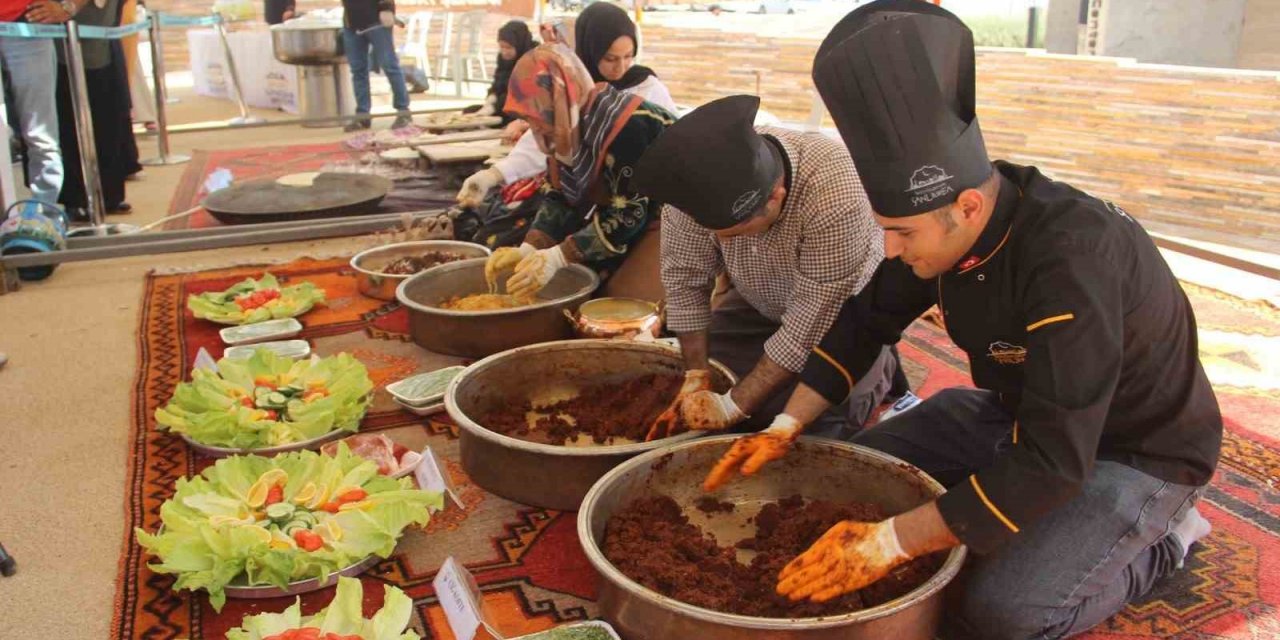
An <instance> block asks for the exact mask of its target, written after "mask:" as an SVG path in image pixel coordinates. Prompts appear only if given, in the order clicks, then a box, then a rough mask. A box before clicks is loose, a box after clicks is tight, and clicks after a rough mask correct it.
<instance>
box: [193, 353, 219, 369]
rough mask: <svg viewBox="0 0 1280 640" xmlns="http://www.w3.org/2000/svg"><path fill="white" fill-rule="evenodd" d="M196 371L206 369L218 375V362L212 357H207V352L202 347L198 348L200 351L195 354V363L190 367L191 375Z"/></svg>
mask: <svg viewBox="0 0 1280 640" xmlns="http://www.w3.org/2000/svg"><path fill="white" fill-rule="evenodd" d="M196 369H208V370H209V371H212V372H213V373H218V361H217V360H214V359H213V356H211V355H209V352H208V351H207V350H206V349H205V348H204V347H200V351H198V352H196V362H195V364H194V365H193V366H192V367H191V371H192V373H194V372H195V370H196Z"/></svg>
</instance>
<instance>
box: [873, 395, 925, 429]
mask: <svg viewBox="0 0 1280 640" xmlns="http://www.w3.org/2000/svg"><path fill="white" fill-rule="evenodd" d="M921 402H924V401H923V400H921V399H920V396H917V395H916V394H914V393H911V392H910V391H908V392H906V394H904V395H903V396H902V397H901V398H898V400H897V402H894V403H893V406H891V407H889V408H888V409H885V411H884V413H882V414H880V419H879V420H876V423H877V424H878V423H881V422H884V421H885V420H888V419H889V418H892V417H894V416H896V415H899V414H902V413H906V412H907V411H910V410H911V409H912V408H914V407H915V406H916V405H918V404H920V403H921Z"/></svg>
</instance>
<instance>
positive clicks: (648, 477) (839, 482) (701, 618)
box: [578, 436, 965, 640]
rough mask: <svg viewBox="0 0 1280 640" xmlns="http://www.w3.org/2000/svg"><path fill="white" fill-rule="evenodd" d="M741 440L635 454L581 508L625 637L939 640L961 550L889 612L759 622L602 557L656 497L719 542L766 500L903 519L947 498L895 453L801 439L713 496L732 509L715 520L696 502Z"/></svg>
mask: <svg viewBox="0 0 1280 640" xmlns="http://www.w3.org/2000/svg"><path fill="white" fill-rule="evenodd" d="M735 437H736V436H717V437H711V438H701V439H698V440H692V441H688V442H681V443H677V444H673V445H672V446H670V447H667V448H664V449H661V450H657V451H650V452H648V453H646V454H644V455H640V456H636V457H634V458H631V459H630V460H627V461H626V462H623V463H622V464H620V465H618V466H617V467H615V468H614V469H613V470H612V471H610V472H609V473H607V474H605V475H604V476H603V477H601V478H600V481H599V482H597V483H596V484H595V486H594V487H592V488H591V491H590V492H589V493H588V494H587V495H586V497H585V498H584V499H583V501H582V506H581V508H580V509H579V510H578V538H579V539H580V541H581V543H582V548H583V550H584V551H585V552H586V554H587V559H588V560H590V562H591V564H592V566H594V567H595V569H596V571H597V572H599V573H600V576H601V578H602V580H601V581H600V597H599V605H600V611H601V613H602V615H603V616H604V618H605V619H606V620H608V621H609V623H611V624H612V625H613V626H614V627H616V628H617V629H618V632H619V633H620V634H621V635H622V637H624V638H698V640H740V639H743V638H767V639H768V640H837V639H838V640H873V639H874V640H883V639H886V638H887V639H890V640H932V639H933V637H934V632H935V631H936V630H937V628H938V620H939V617H940V615H941V612H942V590H943V587H945V586H946V585H947V583H949V582H950V581H951V580H952V578H954V577H955V576H956V573H957V572H958V571H960V565H962V564H963V563H964V557H965V548H964V547H958V548H956V549H953V550H952V551H951V553H950V555H949V556H948V557H947V559H946V562H945V563H944V564H943V565H942V568H941V569H939V570H938V572H937V573H935V574H934V575H933V577H932V578H930V579H929V580H927V581H926V582H925V583H924V584H922V585H920V586H919V587H917V588H916V589H915V590H913V591H911V592H910V593H908V594H907V595H905V596H903V597H901V598H898V599H896V600H891V601H889V602H886V603H884V604H882V605H879V606H876V607H872V608H869V609H863V610H861V611H855V612H853V613H847V614H844V615H839V616H827V617H823V618H757V617H752V616H743V615H736V614H731V613H723V612H720V611H713V610H711V609H704V608H702V607H696V606H693V605H690V604H685V603H683V602H679V601H677V600H674V599H672V598H669V597H667V596H664V595H662V594H660V593H658V592H656V591H652V590H650V589H649V588H647V587H644V586H642V585H641V584H640V583H638V582H635V581H634V580H632V579H631V578H629V577H627V576H626V575H624V574H623V573H622V572H620V571H618V570H617V569H616V568H615V567H614V566H613V564H612V563H610V562H609V560H608V559H607V558H605V556H604V552H603V548H604V534H605V525H606V523H608V521H609V518H610V517H611V516H612V515H613V514H614V513H616V512H617V511H619V510H620V509H622V508H623V507H625V506H626V505H628V504H630V503H631V502H632V501H633V500H636V499H638V498H642V497H644V496H647V495H651V494H653V493H662V494H666V495H668V496H670V497H671V498H673V499H674V500H675V501H676V502H677V503H679V504H681V505H682V506H683V507H684V509H685V514H686V515H687V516H688V517H689V519H690V521H691V522H693V523H695V524H698V525H700V526H702V527H703V529H704V530H707V531H709V532H710V533H711V534H712V535H714V536H715V537H716V538H717V540H718V541H719V542H720V543H721V544H729V543H732V542H736V541H737V540H740V539H742V538H745V537H748V536H751V535H754V533H755V525H754V524H752V523H751V522H750V521H749V520H748V518H750V517H751V516H753V515H754V514H755V513H756V512H757V511H758V510H759V507H760V506H762V505H763V504H764V503H767V502H773V501H776V500H779V499H782V498H786V497H789V496H792V495H797V494H798V495H801V496H804V497H806V498H814V499H824V500H831V501H833V502H868V503H873V504H878V505H880V506H881V507H883V508H884V509H885V510H886V511H887V512H888V513H902V512H904V511H907V510H909V509H911V508H913V507H915V506H917V505H920V504H922V503H924V502H927V501H929V500H932V499H933V498H935V497H936V496H939V495H941V494H942V493H943V491H944V490H943V488H942V485H940V484H938V483H937V482H936V481H935V480H933V479H932V478H930V477H929V476H927V475H926V474H925V473H924V472H923V471H921V470H919V469H917V468H915V467H913V466H911V465H909V464H907V463H905V462H903V461H901V460H899V459H897V458H894V457H892V456H889V455H886V454H883V453H880V452H878V451H874V450H871V449H867V448H865V447H859V446H856V445H852V444H848V443H844V442H837V441H834V440H827V439H820V438H809V437H805V438H801V439H800V441H799V442H798V443H797V444H796V446H795V447H794V448H793V450H792V451H791V452H790V453H788V454H787V456H786V457H784V458H782V459H781V460H777V461H775V462H771V463H769V464H767V465H765V466H764V468H763V469H761V470H760V471H759V472H757V473H756V474H755V475H753V476H749V477H739V478H736V479H735V480H734V481H733V482H731V483H730V484H727V485H725V487H723V488H721V489H720V490H719V491H718V492H717V493H716V494H714V495H715V497H716V498H717V499H718V500H722V501H726V502H732V503H734V504H735V505H736V506H737V508H736V509H735V510H734V511H733V513H731V514H727V515H720V516H717V517H715V518H714V519H713V518H709V517H708V516H707V515H706V514H703V513H702V512H701V511H699V510H698V509H696V508H694V506H693V505H694V502H695V501H696V500H697V499H698V498H699V497H701V496H703V495H706V494H704V493H702V480H703V478H704V477H705V476H706V474H707V471H708V470H710V469H711V467H712V466H713V465H714V464H715V463H716V461H717V460H719V459H720V457H721V456H722V455H724V453H725V452H726V451H728V448H729V445H730V444H731V443H732V442H733V440H734V439H735Z"/></svg>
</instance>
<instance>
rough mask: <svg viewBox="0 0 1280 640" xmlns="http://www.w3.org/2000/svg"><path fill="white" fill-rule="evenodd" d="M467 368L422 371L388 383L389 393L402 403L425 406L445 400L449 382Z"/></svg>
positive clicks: (454, 367) (456, 367)
mask: <svg viewBox="0 0 1280 640" xmlns="http://www.w3.org/2000/svg"><path fill="white" fill-rule="evenodd" d="M464 369H466V367H463V366H460V365H459V366H453V367H445V368H443V369H437V370H435V371H431V372H429V373H420V374H418V375H414V376H409V377H408V378H405V379H403V380H397V381H396V382H393V383H391V384H389V385H387V393H389V394H391V397H392V398H395V399H396V400H397V401H399V402H400V404H403V405H406V406H410V407H425V406H428V405H433V404H437V403H439V402H440V401H442V400H444V392H445V390H446V389H448V388H449V383H450V382H452V381H453V379H454V378H456V377H457V376H458V374H460V373H462V371H463V370H464Z"/></svg>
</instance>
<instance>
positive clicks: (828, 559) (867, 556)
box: [777, 518, 911, 602]
mask: <svg viewBox="0 0 1280 640" xmlns="http://www.w3.org/2000/svg"><path fill="white" fill-rule="evenodd" d="M910 559H911V557H910V556H908V555H907V553H906V552H905V551H903V550H902V544H901V543H900V542H899V541H898V532H897V531H895V530H894V528H893V518H889V519H888V520H885V521H884V522H876V523H869V522H855V521H853V520H845V521H844V522H841V523H838V524H836V526H834V527H831V528H830V529H828V530H827V532H826V533H824V534H822V537H821V538H818V541H817V542H815V543H813V546H811V547H809V550H808V551H805V552H804V553H802V554H800V555H799V556H798V557H796V559H795V560H792V561H791V562H790V563H788V564H787V566H785V567H783V569H782V572H781V573H779V574H778V588H777V591H778V595H781V596H786V597H787V598H790V599H791V600H792V601H796V600H804V599H806V598H808V599H809V600H812V601H813V602H826V601H828V600H831V599H832V598H837V597H839V596H842V595H844V594H846V593H849V592H850V591H857V590H858V589H861V588H863V587H865V586H867V585H869V584H871V583H873V582H875V581H877V580H879V579H881V578H883V577H885V576H887V575H889V572H890V571H892V570H893V568H894V567H896V566H898V565H900V564H902V563H904V562H906V561H907V560H910Z"/></svg>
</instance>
